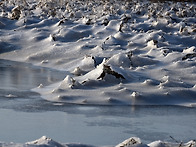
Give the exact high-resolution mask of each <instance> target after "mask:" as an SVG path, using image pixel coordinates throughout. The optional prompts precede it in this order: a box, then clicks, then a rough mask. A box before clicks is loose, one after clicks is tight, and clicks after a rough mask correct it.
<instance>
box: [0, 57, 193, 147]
mask: <svg viewBox="0 0 196 147" xmlns="http://www.w3.org/2000/svg"><path fill="white" fill-rule="evenodd" d="M64 76H65V73H64V72H62V71H56V70H51V69H48V68H41V67H36V66H32V65H31V64H26V63H25V64H24V63H19V62H11V61H6V60H0V130H1V131H0V141H4V142H16V143H24V142H27V141H32V140H35V139H38V138H40V137H41V136H43V135H46V136H47V137H51V138H52V139H54V140H56V141H58V142H61V143H68V142H69V143H70V142H76V143H85V144H92V145H116V144H118V143H120V142H122V141H123V140H125V139H127V138H129V137H133V136H136V137H139V138H141V139H142V141H143V142H144V143H150V142H152V141H155V140H163V141H174V140H172V139H171V137H170V136H172V137H173V138H175V139H176V140H179V141H184V142H186V141H189V140H191V139H196V138H195V137H196V130H195V128H196V123H195V122H196V117H195V115H196V108H186V107H180V106H135V107H134V106H81V105H67V104H61V103H55V102H49V101H46V100H44V99H42V98H41V97H40V95H39V94H38V93H35V92H32V91H31V90H30V89H32V88H35V87H37V86H38V85H39V84H40V83H42V84H43V85H49V84H52V83H54V82H58V81H60V80H62V79H63V78H64Z"/></svg>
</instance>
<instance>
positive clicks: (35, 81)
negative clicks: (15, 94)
mask: <svg viewBox="0 0 196 147" xmlns="http://www.w3.org/2000/svg"><path fill="white" fill-rule="evenodd" d="M65 74H66V73H65V72H60V71H58V72H57V71H55V70H51V69H48V68H41V67H36V66H33V65H31V64H26V63H20V62H12V61H7V60H1V59H0V83H1V84H0V88H3V89H31V88H34V87H37V86H38V85H39V84H43V85H48V84H51V83H54V82H57V81H59V80H62V79H63V78H64V76H65Z"/></svg>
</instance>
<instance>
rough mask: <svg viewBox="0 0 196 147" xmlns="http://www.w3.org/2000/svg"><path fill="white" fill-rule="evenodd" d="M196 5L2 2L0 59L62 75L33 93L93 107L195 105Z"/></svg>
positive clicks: (121, 2) (171, 3)
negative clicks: (34, 66)
mask: <svg viewBox="0 0 196 147" xmlns="http://www.w3.org/2000/svg"><path fill="white" fill-rule="evenodd" d="M195 18H196V5H195V3H194V2H192V3H189V2H178V3H176V2H171V1H167V2H164V3H160V2H155V3H152V2H150V1H145V2H143V1H138V2H136V1H120V2H119V1H116V0H113V1H93V0H92V1H88V2H85V1H77V0H74V1H63V0H60V1H57V0H56V1H39V2H38V1H35V0H28V1H12V0H10V1H1V2H0V29H1V30H0V34H1V35H0V59H7V60H13V61H22V62H28V63H33V64H34V65H37V66H43V67H49V68H54V69H58V70H63V71H65V79H62V81H61V82H59V83H54V84H52V85H49V86H44V85H43V84H42V83H40V85H42V86H40V87H38V88H35V89H33V90H35V91H36V92H39V93H40V94H41V95H42V97H43V98H44V99H46V100H50V101H57V102H64V103H74V104H88V105H90V104H93V105H183V106H191V107H192V106H195V103H196V88H195V87H196V86H195V85H196V78H195V77H196V74H195V73H196V72H195V71H196V66H195V65H196V63H195V57H196V52H195V46H196V43H195V38H196V33H195V22H196V19H195Z"/></svg>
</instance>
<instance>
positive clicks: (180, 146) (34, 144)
mask: <svg viewBox="0 0 196 147" xmlns="http://www.w3.org/2000/svg"><path fill="white" fill-rule="evenodd" d="M174 141H175V140H174ZM0 146H2V147H95V146H93V145H87V144H80V143H63V144H62V143H58V142H56V141H54V140H53V139H51V138H49V137H46V136H42V137H41V138H39V139H37V140H35V141H31V142H26V143H24V144H19V143H3V142H0ZM110 147H111V145H110ZM113 147H196V141H195V140H191V141H189V142H187V143H183V142H177V141H175V143H173V142H164V141H160V140H158V141H154V142H151V143H149V144H143V143H142V142H141V140H140V138H137V137H131V138H129V139H126V140H125V141H123V142H122V143H119V144H118V145H116V146H113Z"/></svg>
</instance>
